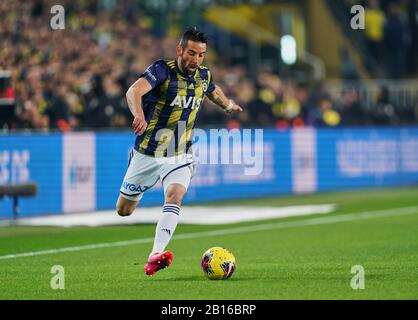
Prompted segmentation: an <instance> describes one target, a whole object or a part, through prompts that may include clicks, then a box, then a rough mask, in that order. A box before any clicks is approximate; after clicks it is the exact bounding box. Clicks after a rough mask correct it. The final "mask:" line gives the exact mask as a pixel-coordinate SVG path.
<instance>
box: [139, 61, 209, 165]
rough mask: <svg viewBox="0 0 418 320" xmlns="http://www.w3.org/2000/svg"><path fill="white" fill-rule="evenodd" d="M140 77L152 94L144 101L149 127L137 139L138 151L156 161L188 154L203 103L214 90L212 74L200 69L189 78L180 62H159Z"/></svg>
mask: <svg viewBox="0 0 418 320" xmlns="http://www.w3.org/2000/svg"><path fill="white" fill-rule="evenodd" d="M141 77H144V78H145V79H147V80H148V82H149V83H150V85H151V87H152V90H151V91H150V92H148V93H147V94H145V95H144V96H143V97H142V108H143V110H144V115H145V120H146V121H147V123H148V127H147V129H146V131H145V132H144V133H143V134H142V135H141V136H138V137H137V138H136V141H135V149H136V150H137V151H138V152H141V153H144V154H147V155H151V156H156V157H160V156H174V155H178V154H181V153H185V152H187V149H188V148H189V146H190V145H191V139H192V131H193V128H194V126H195V121H196V116H197V113H198V112H199V109H200V107H201V106H202V104H203V99H204V97H205V95H206V94H208V93H211V92H213V91H214V90H215V84H214V82H213V79H212V76H211V72H210V70H209V69H208V68H206V67H203V66H201V67H199V68H198V70H196V72H195V74H194V75H191V76H188V75H186V74H183V73H182V72H181V71H180V70H179V68H178V66H177V61H175V60H158V61H156V62H154V63H153V64H152V65H150V66H149V67H148V68H147V70H146V71H145V72H144V73H143V74H142V75H141Z"/></svg>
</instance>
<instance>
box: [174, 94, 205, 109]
mask: <svg viewBox="0 0 418 320" xmlns="http://www.w3.org/2000/svg"><path fill="white" fill-rule="evenodd" d="M202 101H203V98H202V97H200V98H198V99H196V97H192V96H190V97H187V96H181V95H176V97H175V98H174V100H173V101H172V102H171V104H170V106H171V107H173V106H174V107H176V108H182V109H187V108H192V109H199V108H200V105H201V104H202Z"/></svg>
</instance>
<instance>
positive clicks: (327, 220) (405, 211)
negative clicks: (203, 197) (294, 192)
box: [0, 206, 418, 260]
mask: <svg viewBox="0 0 418 320" xmlns="http://www.w3.org/2000/svg"><path fill="white" fill-rule="evenodd" d="M416 213H418V206H415V207H404V208H395V209H387V210H375V211H365V212H359V213H346V214H341V215H337V216H330V217H319V218H310V219H302V220H297V221H285V222H276V223H265V224H258V225H252V226H247V227H236V228H228V229H220V230H212V231H202V232H191V233H183V234H179V235H175V236H173V240H180V239H193V238H201V237H211V236H219V235H226V234H237V233H246V232H254V231H263V230H271V229H284V228H292V227H305V226H315V225H322V224H332V223H339V222H348V221H357V220H367V219H377V218H385V217H393V216H401V215H410V214H416ZM153 242H154V237H152V238H151V237H149V238H142V239H134V240H126V241H116V242H105V243H96V244H89V245H83V246H75V247H64V248H58V249H49V250H40V251H33V252H24V253H16V254H8V255H4V256H0V260H6V259H15V258H23V257H33V256H40V255H45V254H56V253H62V252H75V251H83V250H92V249H101V248H112V247H123V246H128V245H133V244H145V243H153Z"/></svg>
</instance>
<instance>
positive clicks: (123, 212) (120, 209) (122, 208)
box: [116, 204, 134, 217]
mask: <svg viewBox="0 0 418 320" xmlns="http://www.w3.org/2000/svg"><path fill="white" fill-rule="evenodd" d="M116 211H117V213H118V215H120V216H121V217H127V216H130V215H131V214H132V212H134V208H131V207H130V206H127V205H123V204H122V205H120V204H118V205H117V206H116Z"/></svg>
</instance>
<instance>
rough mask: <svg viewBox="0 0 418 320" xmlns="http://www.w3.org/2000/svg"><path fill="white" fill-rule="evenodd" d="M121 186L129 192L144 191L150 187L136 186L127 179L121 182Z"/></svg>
mask: <svg viewBox="0 0 418 320" xmlns="http://www.w3.org/2000/svg"><path fill="white" fill-rule="evenodd" d="M122 188H124V189H126V190H129V191H131V192H141V193H142V192H145V191H147V190H148V189H149V188H150V187H147V186H137V185H135V184H133V183H129V182H127V181H124V182H123V184H122Z"/></svg>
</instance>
